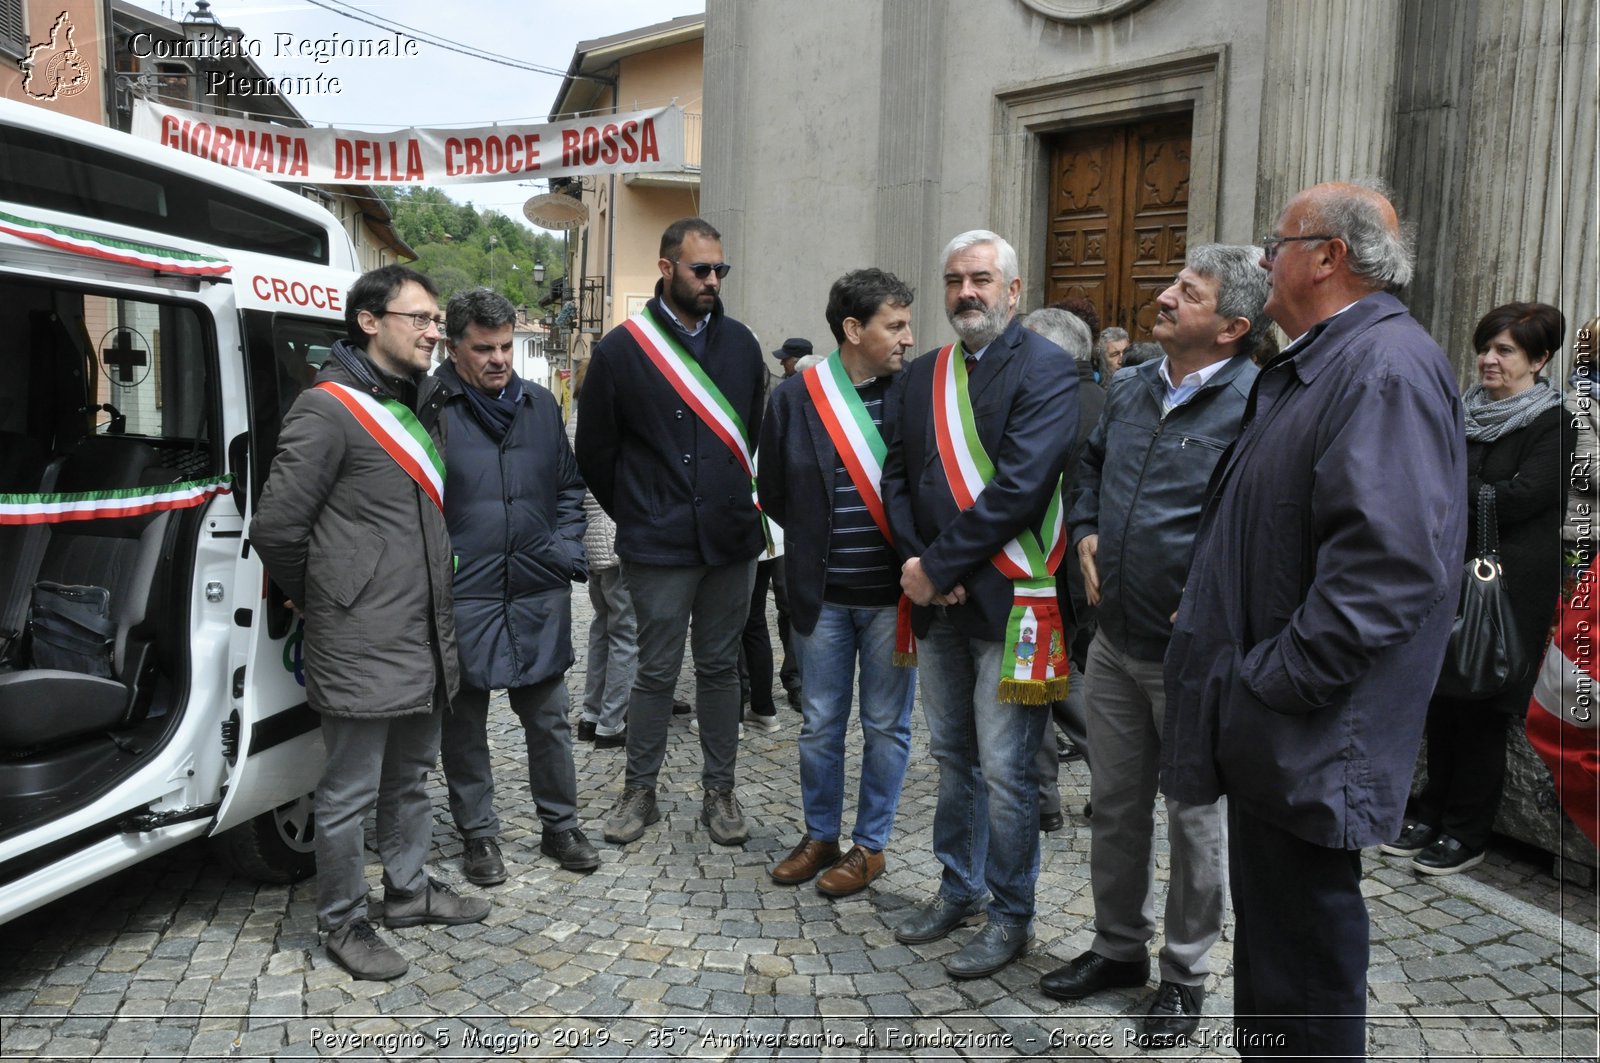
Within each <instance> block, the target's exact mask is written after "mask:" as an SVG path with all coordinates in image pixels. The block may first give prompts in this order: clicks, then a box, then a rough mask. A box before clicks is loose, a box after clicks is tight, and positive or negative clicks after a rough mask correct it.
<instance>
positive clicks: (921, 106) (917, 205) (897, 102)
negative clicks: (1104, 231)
mask: <svg viewBox="0 0 1600 1063" xmlns="http://www.w3.org/2000/svg"><path fill="white" fill-rule="evenodd" d="M944 11H945V4H944V0H886V2H885V3H884V7H883V16H882V18H883V27H884V33H883V44H882V52H881V57H880V62H881V64H882V76H881V78H880V85H881V90H882V95H881V96H880V97H879V100H878V129H879V137H878V194H877V203H876V215H877V217H876V219H875V221H876V229H877V236H876V246H877V261H876V263H875V264H876V265H878V266H880V267H882V268H883V269H886V270H889V271H890V272H891V273H893V274H895V275H896V276H898V277H899V278H900V279H901V280H903V281H905V282H906V283H907V284H910V285H911V286H912V287H913V288H916V289H918V290H919V292H920V293H921V294H922V296H923V297H922V298H920V299H918V300H917V303H916V311H917V313H916V324H917V326H918V329H919V331H918V332H917V335H918V337H919V338H921V337H922V336H923V333H924V332H926V331H927V330H928V329H929V328H933V327H935V323H936V322H938V321H940V320H941V315H942V310H941V309H940V302H939V293H938V292H937V291H933V290H930V289H929V287H928V285H927V284H926V283H919V282H920V281H921V280H922V279H923V278H925V277H927V276H929V275H931V274H932V273H933V272H934V271H935V270H937V269H938V266H937V265H936V264H935V263H934V258H935V257H936V256H937V255H938V253H939V250H940V249H941V248H942V247H943V246H944V245H943V241H944V240H946V239H948V238H949V237H951V236H953V235H955V234H954V233H939V232H937V231H935V226H936V225H937V220H938V212H937V200H938V190H939V187H940V181H941V178H942V166H941V159H940V152H941V151H942V149H943V138H942V136H941V132H942V130H943V121H942V120H943V117H944V102H943V97H944V88H943V84H944V83H943V78H942V76H941V74H942V70H941V64H940V63H938V62H936V61H932V57H935V56H939V55H943V54H944V52H945V42H944ZM1013 238H1014V237H1013ZM927 334H928V335H930V336H931V335H932V334H933V333H931V332H928V333H927ZM921 346H922V347H927V346H929V344H927V343H923V344H921Z"/></svg>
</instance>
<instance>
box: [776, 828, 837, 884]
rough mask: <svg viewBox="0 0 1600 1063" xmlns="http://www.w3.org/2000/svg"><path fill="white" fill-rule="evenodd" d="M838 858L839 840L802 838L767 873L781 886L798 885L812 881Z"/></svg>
mask: <svg viewBox="0 0 1600 1063" xmlns="http://www.w3.org/2000/svg"><path fill="white" fill-rule="evenodd" d="M838 859H839V843H838V842H819V841H817V840H816V839H815V838H809V837H808V838H803V839H801V841H800V844H799V845H797V846H795V847H794V851H793V852H791V853H790V854H789V855H788V856H786V857H784V858H783V859H782V860H780V861H779V862H778V866H777V867H774V868H773V869H772V870H771V871H769V872H767V873H768V874H769V875H771V876H772V881H774V882H776V883H778V884H779V885H780V886H798V885H800V883H802V882H810V881H811V879H812V878H813V877H815V875H816V873H817V872H818V871H821V870H822V869H823V868H825V867H827V866H829V865H830V864H832V863H833V862H834V861H835V860H838Z"/></svg>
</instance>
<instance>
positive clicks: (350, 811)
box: [315, 695, 443, 930]
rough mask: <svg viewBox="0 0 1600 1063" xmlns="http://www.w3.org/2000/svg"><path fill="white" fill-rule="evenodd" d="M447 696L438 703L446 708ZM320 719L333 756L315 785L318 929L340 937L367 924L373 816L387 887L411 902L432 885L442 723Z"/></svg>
mask: <svg viewBox="0 0 1600 1063" xmlns="http://www.w3.org/2000/svg"><path fill="white" fill-rule="evenodd" d="M442 699H443V695H441V696H440V700H441V701H442ZM441 715H442V714H441V713H440V711H439V710H438V709H437V708H435V709H434V710H433V711H432V712H421V713H415V714H413V715H410V716H393V717H389V718H387V719H375V720H366V719H349V718H347V717H341V716H328V715H324V716H323V717H322V743H323V745H324V746H325V747H326V749H327V752H328V759H327V763H326V764H325V765H324V766H323V769H322V778H321V780H320V781H318V783H317V798H316V817H317V832H316V843H315V844H316V851H317V925H318V926H319V927H321V928H322V929H323V930H337V929H339V928H340V927H342V926H344V925H346V924H347V923H353V922H355V921H356V920H358V919H365V918H366V917H367V877H366V863H367V856H366V832H365V830H364V828H363V825H364V823H365V821H366V818H367V813H368V812H370V811H372V809H373V807H374V806H376V807H377V810H378V817H377V832H376V841H377V845H378V856H379V857H380V858H381V859H382V860H383V886H384V889H385V890H390V891H393V892H395V893H398V894H403V895H407V896H409V895H411V894H414V893H416V892H417V891H419V890H421V889H422V888H423V887H425V886H426V885H427V884H428V876H427V873H426V871H424V870H423V865H424V864H425V863H426V861H427V859H428V850H429V848H430V847H431V846H432V844H433V805H432V802H430V801H429V800H428V792H427V789H426V787H425V781H426V778H427V774H428V772H429V771H431V770H432V768H433V766H434V764H435V762H437V760H438V759H439V717H440V716H441Z"/></svg>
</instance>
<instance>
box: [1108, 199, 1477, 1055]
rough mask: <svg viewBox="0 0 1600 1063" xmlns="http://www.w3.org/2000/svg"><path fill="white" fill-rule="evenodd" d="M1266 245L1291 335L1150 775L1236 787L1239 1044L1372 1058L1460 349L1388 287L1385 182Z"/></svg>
mask: <svg viewBox="0 0 1600 1063" xmlns="http://www.w3.org/2000/svg"><path fill="white" fill-rule="evenodd" d="M1261 245H1262V247H1263V248H1264V252H1263V254H1262V256H1261V265H1262V266H1263V267H1265V268H1266V269H1267V270H1268V280H1269V283H1270V285H1271V293H1270V294H1269V295H1268V297H1267V301H1266V306H1265V310H1266V313H1267V315H1268V316H1269V317H1271V318H1272V319H1273V320H1274V321H1276V322H1277V323H1278V326H1279V327H1280V328H1282V329H1283V331H1284V332H1285V333H1286V334H1287V335H1289V336H1290V337H1293V339H1292V341H1291V342H1290V343H1289V345H1288V346H1287V347H1286V348H1285V349H1284V351H1283V353H1282V354H1280V355H1278V356H1277V357H1276V358H1273V359H1272V360H1271V361H1269V362H1268V363H1267V364H1266V365H1265V366H1264V367H1263V368H1262V369H1261V372H1260V375H1259V376H1257V377H1256V382H1255V385H1254V386H1253V388H1252V389H1251V392H1250V397H1249V399H1248V400H1247V401H1246V403H1245V407H1244V416H1243V428H1242V430H1241V433H1240V435H1239V437H1238V440H1237V442H1235V443H1234V445H1233V447H1232V449H1231V450H1230V451H1229V452H1228V453H1227V454H1226V455H1225V456H1224V457H1223V458H1222V461H1221V463H1220V465H1219V466H1218V471H1217V474H1216V475H1215V476H1213V477H1212V478H1211V483H1210V499H1209V501H1208V502H1207V503H1206V506H1205V509H1204V510H1203V512H1202V514H1201V517H1200V524H1199V528H1198V530H1197V531H1196V534H1195V542H1194V552H1193V560H1192V561H1191V563H1190V568H1189V575H1188V579H1187V580H1186V581H1185V583H1184V587H1183V596H1182V598H1181V599H1180V604H1179V607H1178V613H1177V619H1176V622H1175V624H1174V627H1173V631H1172V638H1171V641H1170V643H1169V645H1168V649H1167V655H1166V666H1165V673H1166V697H1167V710H1166V719H1165V721H1164V732H1163V736H1162V743H1161V750H1162V769H1161V784H1162V790H1163V791H1164V792H1165V793H1166V795H1167V796H1168V798H1170V799H1173V800H1176V801H1179V802H1183V803H1185V804H1188V805H1200V804H1205V803H1206V802H1210V801H1214V800H1216V799H1217V798H1218V797H1219V796H1221V795H1223V794H1226V795H1227V797H1228V808H1227V836H1228V857H1229V867H1228V877H1229V885H1230V888H1231V891H1232V894H1233V909H1234V913H1235V915H1236V917H1237V928H1236V931H1235V934H1234V947H1233V963H1234V968H1233V970H1234V1011H1235V1014H1236V1019H1235V1027H1236V1032H1237V1034H1238V1039H1237V1041H1236V1047H1238V1048H1239V1050H1240V1054H1241V1055H1242V1056H1244V1057H1245V1058H1247V1059H1250V1058H1257V1057H1258V1056H1261V1055H1273V1056H1278V1055H1283V1056H1294V1057H1315V1058H1318V1059H1322V1058H1339V1059H1362V1058H1365V1054H1366V1006H1367V984H1366V983H1367V963H1368V948H1367V942H1368V918H1367V910H1366V905H1365V902H1364V901H1363V899H1362V896H1361V849H1362V848H1363V847H1365V846H1370V845H1378V844H1379V843H1382V842H1386V841H1388V840H1390V839H1391V838H1393V837H1394V836H1395V834H1396V833H1398V831H1399V829H1400V820H1401V817H1402V815H1403V812H1404V809H1405V801H1406V795H1407V792H1408V791H1409V789H1410V785H1411V775H1412V769H1413V766H1414V765H1415V763H1416V759H1417V748H1418V746H1419V745H1420V744H1421V741H1422V730H1423V724H1424V721H1425V719H1426V717H1427V708H1428V699H1429V697H1430V695H1431V694H1432V693H1433V686H1434V682H1435V680H1436V679H1437V677H1438V675H1439V665H1440V662H1441V660H1442V659H1443V656H1444V647H1445V641H1446V639H1447V638H1448V637H1449V634H1450V626H1451V622H1452V620H1453V618H1454V614H1455V606H1456V595H1457V591H1458V581H1459V579H1460V572H1461V558H1462V554H1463V550H1464V549H1465V542H1464V538H1465V529H1466V523H1467V522H1466V516H1465V511H1466V497H1465V495H1466V492H1465V491H1464V490H1463V486H1464V485H1465V484H1466V481H1467V473H1466V460H1465V450H1466V443H1465V434H1464V430H1463V428H1462V413H1461V403H1460V400H1459V399H1458V398H1457V394H1456V378H1455V373H1454V371H1453V370H1452V369H1451V367H1450V363H1449V361H1448V360H1447V359H1446V358H1445V356H1444V353H1443V352H1442V351H1440V350H1439V347H1438V345H1437V344H1435V343H1434V342H1433V340H1432V339H1430V338H1429V336H1428V334H1427V332H1425V331H1424V330H1423V328H1422V326H1421V325H1419V324H1418V323H1417V322H1416V320H1415V319H1413V318H1412V317H1411V315H1410V314H1409V313H1407V311H1406V308H1405V305H1404V304H1403V303H1401V302H1400V300H1399V299H1397V298H1395V295H1394V293H1395V292H1396V291H1399V290H1400V289H1402V288H1404V287H1405V285H1406V284H1407V283H1408V282H1409V281H1410V279H1411V273H1412V257H1411V251H1410V249H1409V248H1408V247H1407V246H1406V241H1405V238H1404V236H1403V235H1402V233H1401V230H1400V224H1399V219H1398V218H1397V217H1396V215H1395V210H1394V207H1393V206H1392V205H1391V204H1390V202H1389V200H1388V199H1387V198H1385V197H1384V196H1383V195H1382V193H1381V192H1379V191H1378V190H1376V189H1375V188H1372V187H1370V186H1364V185H1355V184H1344V183H1336V184H1324V185H1317V186H1316V187H1314V188H1310V189H1307V190H1306V191H1304V192H1301V193H1300V194H1298V195H1296V196H1295V197H1294V198H1293V199H1291V200H1290V201H1289V205H1288V206H1287V207H1286V208H1285V209H1284V211H1283V213H1282V214H1281V215H1280V216H1279V218H1278V224H1277V228H1276V231H1275V232H1273V233H1271V234H1269V235H1267V236H1265V237H1263V238H1262V239H1261ZM1098 803H1099V802H1098V800H1097V801H1096V805H1097V806H1098ZM1097 841H1098V838H1097Z"/></svg>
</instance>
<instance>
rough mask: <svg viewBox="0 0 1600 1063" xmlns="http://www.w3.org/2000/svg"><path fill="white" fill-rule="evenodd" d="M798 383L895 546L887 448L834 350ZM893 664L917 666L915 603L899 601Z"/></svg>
mask: <svg viewBox="0 0 1600 1063" xmlns="http://www.w3.org/2000/svg"><path fill="white" fill-rule="evenodd" d="M800 378H801V379H802V380H804V381H805V384H806V392H807V393H808V394H809V395H810V396H811V402H812V404H813V405H815V406H816V408H817V416H818V417H819V418H820V419H821V421H822V427H823V428H825V429H827V432H828V438H829V439H830V440H832V441H833V449H834V450H837V451H838V452H839V458H840V460H841V461H843V462H844V468H845V471H846V472H847V473H849V474H850V482H851V483H853V484H855V487H856V490H857V491H858V492H859V493H860V494H861V501H862V502H863V503H865V504H866V507H867V512H868V513H870V514H871V515H872V522H873V523H874V524H876V525H877V526H878V530H879V531H880V532H882V533H883V538H884V541H885V542H887V543H890V544H891V545H892V544H893V543H894V534H893V533H892V532H890V531H889V514H888V513H887V512H886V511H885V510H884V508H883V492H882V489H881V488H880V486H879V485H880V484H881V483H882V481H883V462H884V459H885V458H887V457H888V456H889V447H888V445H887V444H886V443H884V441H883V433H882V432H880V431H878V426H877V425H875V424H873V423H872V415H871V414H869V413H868V412H867V406H866V403H864V402H862V401H861V395H860V393H859V392H858V391H856V386H855V383H854V381H852V380H851V379H850V374H849V373H847V372H845V368H844V362H843V360H842V359H841V358H840V357H839V352H838V351H837V350H835V351H834V352H833V353H832V354H830V355H828V357H827V358H825V359H824V360H823V361H821V362H819V363H817V364H816V365H814V366H812V367H811V368H809V369H807V370H805V371H804V372H803V373H801V374H800ZM894 663H895V664H898V665H901V666H911V665H915V664H916V663H917V642H916V637H915V636H914V635H912V633H911V602H910V600H909V599H908V598H906V596H905V595H904V594H902V595H901V596H900V605H899V615H898V623H897V624H896V627H895V639H894Z"/></svg>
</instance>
